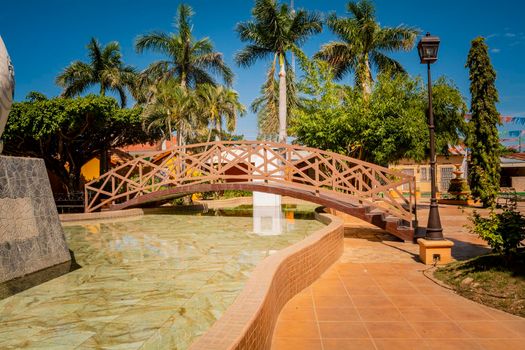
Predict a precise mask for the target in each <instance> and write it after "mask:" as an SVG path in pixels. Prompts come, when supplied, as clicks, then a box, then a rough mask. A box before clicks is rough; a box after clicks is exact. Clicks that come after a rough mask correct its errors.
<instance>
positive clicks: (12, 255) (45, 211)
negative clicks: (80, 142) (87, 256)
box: [0, 37, 71, 283]
mask: <svg viewBox="0 0 525 350" xmlns="http://www.w3.org/2000/svg"><path fill="white" fill-rule="evenodd" d="M13 92H14V70H13V66H12V65H11V61H10V60H9V56H8V54H7V50H6V48H5V45H4V42H3V41H2V38H1V37H0V139H1V137H2V133H3V131H4V129H5V125H6V123H7V117H8V115H9V110H10V108H11V104H12V102H13V95H14V93H13ZM2 148H3V147H2V144H0V152H1V149H2ZM69 260H71V256H70V254H69V250H68V248H67V244H66V240H65V236H64V231H63V230H62V225H61V224H60V220H59V218H58V212H57V209H56V206H55V201H54V199H53V193H52V192H51V185H50V184H49V178H48V176H47V171H46V167H45V164H44V161H43V160H42V159H35V158H19V157H8V156H2V155H0V283H1V282H4V281H8V280H11V279H13V278H17V277H21V276H24V275H26V274H29V273H32V272H35V271H38V270H42V269H44V268H47V267H50V266H54V265H57V264H60V263H63V262H66V261H69Z"/></svg>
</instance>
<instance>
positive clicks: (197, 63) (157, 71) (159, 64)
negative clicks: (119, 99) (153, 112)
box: [134, 4, 233, 102]
mask: <svg viewBox="0 0 525 350" xmlns="http://www.w3.org/2000/svg"><path fill="white" fill-rule="evenodd" d="M193 14H194V13H193V10H192V8H191V7H190V6H188V5H187V4H180V5H179V7H178V9H177V15H176V16H175V19H174V27H175V29H176V32H174V33H163V32H152V33H148V34H144V35H140V36H139V37H137V39H136V40H135V48H136V50H137V52H139V53H142V52H144V51H146V50H149V51H153V52H156V53H159V54H162V55H165V56H166V58H165V59H163V60H159V61H156V62H153V63H152V64H151V65H150V66H149V67H148V68H147V69H146V70H145V71H144V72H142V73H141V77H140V83H139V86H138V87H137V89H136V91H135V92H134V95H135V98H136V99H137V100H139V102H145V101H146V100H147V95H148V89H149V85H151V84H152V83H153V84H154V83H157V82H159V81H163V80H166V79H176V80H177V81H178V82H179V83H180V84H181V86H184V87H191V88H194V87H195V86H196V85H197V84H201V83H208V84H216V80H215V77H214V76H220V77H222V78H223V80H224V82H225V83H226V84H227V85H230V84H231V83H232V81H233V72H232V71H231V69H230V68H229V67H228V66H227V65H226V63H225V62H224V60H223V57H222V54H221V53H219V52H216V51H214V48H213V43H212V42H211V40H210V39H209V38H202V39H196V38H195V37H194V36H193V33H192V31H193V25H192V22H191V17H192V16H193Z"/></svg>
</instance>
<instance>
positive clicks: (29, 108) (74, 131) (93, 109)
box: [3, 93, 158, 191]
mask: <svg viewBox="0 0 525 350" xmlns="http://www.w3.org/2000/svg"><path fill="white" fill-rule="evenodd" d="M140 114H141V110H140V109H120V108H119V106H118V104H117V102H116V101H115V99H113V98H110V97H100V96H95V95H87V96H85V97H77V98H74V99H70V98H52V99H47V98H46V97H45V96H44V95H42V94H40V93H31V94H29V95H28V99H27V100H26V101H24V102H18V103H15V104H13V107H12V110H11V113H10V115H9V119H8V122H7V126H6V131H5V133H4V135H3V138H4V140H5V153H6V154H10V155H20V156H31V157H38V158H43V159H44V161H45V163H46V167H47V168H48V169H49V170H50V171H51V172H53V173H54V174H55V175H57V176H58V177H59V178H60V179H61V180H62V182H63V184H64V186H65V187H66V188H67V190H68V191H77V190H80V189H81V187H80V186H81V178H80V169H81V167H82V166H83V165H84V164H85V163H86V162H88V161H89V160H91V159H92V158H93V157H95V156H97V155H99V154H100V153H101V151H102V150H103V149H109V148H115V147H122V146H126V145H129V144H135V143H144V142H148V141H152V140H154V139H156V138H157V136H158V133H157V132H156V130H152V131H151V133H149V134H147V133H145V132H144V131H143V129H142V120H141V117H140Z"/></svg>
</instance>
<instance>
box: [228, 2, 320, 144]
mask: <svg viewBox="0 0 525 350" xmlns="http://www.w3.org/2000/svg"><path fill="white" fill-rule="evenodd" d="M321 30H322V21H321V16H320V15H319V14H318V13H315V12H308V11H306V10H303V9H299V10H297V11H292V9H291V8H290V7H288V5H286V4H282V3H281V4H280V3H278V2H277V1H276V0H256V1H255V6H254V7H253V9H252V18H251V19H250V20H249V21H246V22H241V23H239V24H237V28H236V31H237V33H238V34H239V37H240V39H241V41H242V42H246V43H248V44H247V45H246V46H245V47H244V48H243V49H242V50H241V51H239V52H238V53H237V54H236V55H235V61H236V62H237V64H238V65H239V66H242V67H249V66H252V65H253V64H254V63H255V62H256V61H258V60H266V59H270V60H271V64H270V66H269V68H268V71H267V74H266V81H265V83H264V84H263V86H262V87H261V96H260V97H258V98H257V99H256V100H255V101H254V102H253V104H252V110H253V111H254V112H255V113H257V116H258V121H259V131H260V135H259V138H276V134H277V133H278V132H279V133H280V132H282V131H285V130H279V129H280V128H279V125H280V121H281V120H282V121H283V124H286V125H288V124H289V120H288V116H289V114H290V110H291V108H293V107H295V105H296V101H297V96H296V90H295V79H294V74H293V69H291V66H290V63H289V61H288V59H287V57H286V55H287V54H288V53H289V52H293V53H294V54H296V55H301V54H302V51H301V49H300V47H301V45H302V44H304V43H305V41H306V40H307V39H308V38H309V37H310V36H312V35H314V34H317V33H319V32H321ZM277 64H278V65H279V68H280V69H279V72H277ZM276 73H279V78H278V79H279V80H276ZM283 73H284V74H285V75H283ZM279 82H281V83H282V84H279ZM280 107H281V108H280ZM279 136H280V137H284V136H285V135H281V133H280V135H279Z"/></svg>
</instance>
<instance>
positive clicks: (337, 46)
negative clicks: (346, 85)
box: [314, 41, 358, 80]
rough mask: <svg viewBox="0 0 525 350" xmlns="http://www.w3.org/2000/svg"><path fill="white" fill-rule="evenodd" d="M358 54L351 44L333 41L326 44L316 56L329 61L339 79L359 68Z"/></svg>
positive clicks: (336, 77)
mask: <svg viewBox="0 0 525 350" xmlns="http://www.w3.org/2000/svg"><path fill="white" fill-rule="evenodd" d="M357 55H358V52H357V50H355V49H354V48H353V47H352V46H351V45H350V44H346V43H342V42H335V41H333V42H329V43H327V44H324V45H323V46H322V47H321V50H319V52H318V53H316V54H315V56H314V58H316V59H321V60H324V61H326V62H328V63H329V64H330V66H331V67H332V69H333V73H334V78H335V79H338V80H339V79H342V78H343V77H344V76H345V75H346V74H347V73H348V72H350V71H352V70H355V69H356V68H357Z"/></svg>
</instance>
